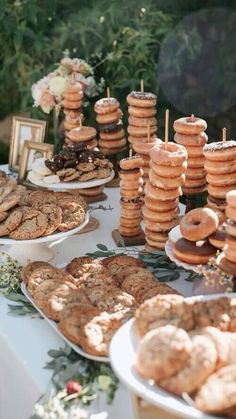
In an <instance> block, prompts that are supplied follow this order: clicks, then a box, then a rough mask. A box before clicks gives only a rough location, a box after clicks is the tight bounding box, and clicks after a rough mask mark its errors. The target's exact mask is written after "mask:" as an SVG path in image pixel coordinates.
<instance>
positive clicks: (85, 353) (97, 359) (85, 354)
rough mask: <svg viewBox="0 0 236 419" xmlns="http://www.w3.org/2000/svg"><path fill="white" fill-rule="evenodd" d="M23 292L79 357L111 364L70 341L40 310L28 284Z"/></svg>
mask: <svg viewBox="0 0 236 419" xmlns="http://www.w3.org/2000/svg"><path fill="white" fill-rule="evenodd" d="M21 291H22V292H23V294H24V295H25V296H26V298H28V300H29V301H30V302H31V304H32V305H33V306H34V307H35V308H36V310H37V311H38V312H39V313H40V314H41V316H42V317H43V318H44V319H45V320H46V321H47V323H49V324H50V326H51V327H52V328H53V329H54V330H55V332H56V333H57V334H58V335H59V336H60V337H61V338H62V339H63V340H64V341H65V342H66V343H67V344H68V345H69V346H70V347H71V348H72V349H73V350H74V351H75V352H77V353H78V354H79V355H81V356H84V357H85V358H88V359H92V360H93V361H99V362H109V358H108V357H106V356H96V355H91V354H88V353H87V352H84V351H83V349H82V348H81V347H80V346H79V345H76V344H75V343H73V342H71V341H70V340H69V339H67V338H66V337H65V336H64V335H63V334H62V333H61V332H60V330H59V329H58V323H57V322H54V321H53V320H49V319H48V318H47V316H45V314H44V313H43V311H42V310H40V309H39V308H38V307H37V305H36V304H35V302H34V300H33V299H32V298H31V296H30V294H29V293H28V290H27V287H26V284H24V283H23V282H22V283H21Z"/></svg>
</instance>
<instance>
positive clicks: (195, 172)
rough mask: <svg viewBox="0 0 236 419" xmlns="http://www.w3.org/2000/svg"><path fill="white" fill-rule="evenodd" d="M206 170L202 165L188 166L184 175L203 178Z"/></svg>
mask: <svg viewBox="0 0 236 419" xmlns="http://www.w3.org/2000/svg"><path fill="white" fill-rule="evenodd" d="M205 175H206V172H205V170H204V168H203V167H199V168H194V169H193V168H191V167H188V168H187V171H186V177H187V178H188V179H202V178H205Z"/></svg>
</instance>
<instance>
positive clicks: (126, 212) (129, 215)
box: [120, 207, 142, 220]
mask: <svg viewBox="0 0 236 419" xmlns="http://www.w3.org/2000/svg"><path fill="white" fill-rule="evenodd" d="M120 216H121V217H124V218H126V219H134V218H139V219H140V220H141V218H142V211H141V209H139V210H136V209H132V210H130V209H126V208H122V207H121V208H120Z"/></svg>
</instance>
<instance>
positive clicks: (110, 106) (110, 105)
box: [94, 97, 120, 115]
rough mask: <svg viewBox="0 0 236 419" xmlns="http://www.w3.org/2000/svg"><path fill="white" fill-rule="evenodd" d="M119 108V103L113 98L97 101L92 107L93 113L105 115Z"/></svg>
mask: <svg viewBox="0 0 236 419" xmlns="http://www.w3.org/2000/svg"><path fill="white" fill-rule="evenodd" d="M119 107H120V103H119V102H118V100H117V99H115V98H113V97H110V98H108V97H104V98H102V99H99V100H97V102H95V105H94V111H95V112H96V113H98V114H101V115H103V114H106V113H112V112H115V111H116V110H117V109H118V108H119Z"/></svg>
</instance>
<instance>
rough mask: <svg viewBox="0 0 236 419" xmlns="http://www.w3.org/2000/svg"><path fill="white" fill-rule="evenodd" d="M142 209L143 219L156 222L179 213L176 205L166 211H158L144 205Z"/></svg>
mask: <svg viewBox="0 0 236 419" xmlns="http://www.w3.org/2000/svg"><path fill="white" fill-rule="evenodd" d="M142 211H143V218H144V221H145V220H149V221H157V222H162V221H171V220H173V219H175V218H176V217H177V216H178V215H179V208H178V207H176V208H174V209H172V210H170V211H168V212H158V211H152V210H150V209H149V208H147V207H146V206H145V205H144V206H143V209H142Z"/></svg>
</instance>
